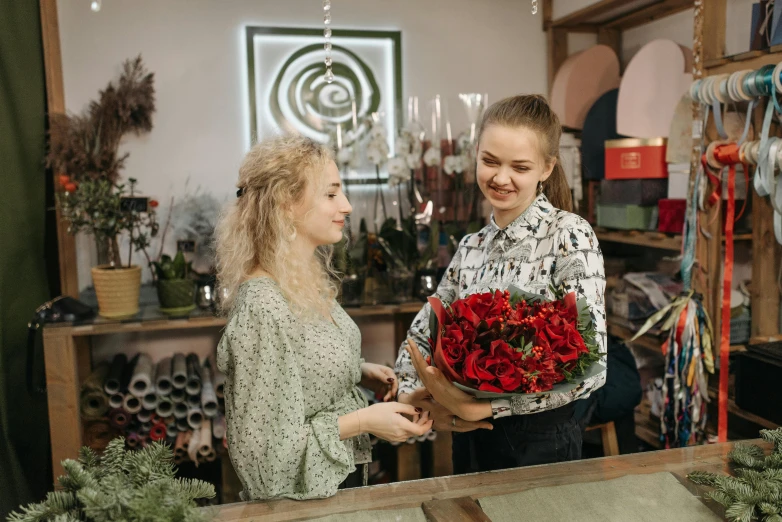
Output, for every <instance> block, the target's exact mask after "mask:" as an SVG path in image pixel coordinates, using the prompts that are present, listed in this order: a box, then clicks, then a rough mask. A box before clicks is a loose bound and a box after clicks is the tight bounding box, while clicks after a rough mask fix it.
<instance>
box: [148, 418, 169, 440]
mask: <svg viewBox="0 0 782 522" xmlns="http://www.w3.org/2000/svg"><path fill="white" fill-rule="evenodd" d="M167 434H168V429H167V428H166V425H165V424H163V423H162V422H158V423H156V424H154V425H153V426H152V428H151V429H150V430H149V438H150V440H154V441H155V442H160V441H162V440H164V439H165V438H166V436H167Z"/></svg>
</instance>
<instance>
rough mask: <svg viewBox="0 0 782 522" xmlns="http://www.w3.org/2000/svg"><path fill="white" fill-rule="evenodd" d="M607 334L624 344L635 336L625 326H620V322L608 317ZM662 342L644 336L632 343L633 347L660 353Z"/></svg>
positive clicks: (651, 336)
mask: <svg viewBox="0 0 782 522" xmlns="http://www.w3.org/2000/svg"><path fill="white" fill-rule="evenodd" d="M606 324H607V329H608V334H609V335H613V336H614V337H618V338H619V339H622V340H623V341H625V342H629V341H630V339H632V338H633V336H634V335H635V332H634V331H633V330H631V329H630V328H628V327H627V326H625V325H623V324H620V320H618V319H616V318H614V317H612V316H608V318H607V320H606ZM663 342H664V340H663V339H661V338H659V337H657V336H655V335H651V334H648V333H646V334H644V335H642V336H641V337H639V338H638V339H636V340H635V341H633V342H632V344H633V345H637V346H640V347H642V348H646V349H648V350H652V351H654V352H657V353H662V345H663Z"/></svg>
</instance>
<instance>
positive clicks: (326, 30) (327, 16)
mask: <svg viewBox="0 0 782 522" xmlns="http://www.w3.org/2000/svg"><path fill="white" fill-rule="evenodd" d="M323 25H324V27H323V37H324V38H325V39H326V42H325V43H324V44H323V49H324V50H325V51H326V59H325V60H324V63H325V64H326V82H327V83H332V82H333V81H334V73H333V72H332V70H331V63H332V61H331V0H323Z"/></svg>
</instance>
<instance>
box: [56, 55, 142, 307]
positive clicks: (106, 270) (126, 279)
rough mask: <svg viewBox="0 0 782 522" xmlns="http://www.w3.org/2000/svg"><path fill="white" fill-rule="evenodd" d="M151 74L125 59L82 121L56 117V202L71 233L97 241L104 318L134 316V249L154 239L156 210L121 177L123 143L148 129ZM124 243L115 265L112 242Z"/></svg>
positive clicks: (96, 272)
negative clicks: (123, 238) (125, 252)
mask: <svg viewBox="0 0 782 522" xmlns="http://www.w3.org/2000/svg"><path fill="white" fill-rule="evenodd" d="M154 94H155V89H154V81H153V74H152V73H148V72H147V71H146V69H145V68H144V65H143V64H142V61H141V57H140V56H139V57H137V58H135V59H133V60H127V61H126V62H125V63H124V64H123V69H122V73H121V75H120V77H119V79H118V80H117V82H116V83H114V82H109V84H108V85H107V86H106V88H105V89H103V90H101V91H100V92H99V95H98V99H97V100H96V101H93V102H91V103H90V104H89V106H88V107H87V109H86V110H85V111H84V113H82V114H78V115H71V114H55V115H53V116H52V128H51V130H50V136H51V139H50V149H49V152H48V153H47V157H46V160H47V165H48V166H49V167H51V168H53V169H54V170H55V172H58V173H60V174H59V184H60V186H61V189H62V190H61V191H60V192H59V193H58V195H57V202H58V205H59V210H60V212H61V217H62V218H63V219H65V220H66V221H68V223H69V230H70V232H71V233H73V234H76V233H78V232H87V233H89V234H92V235H93V237H94V238H95V241H96V247H97V252H98V266H96V267H94V268H93V269H92V276H93V282H94V284H95V290H96V293H97V296H98V308H99V312H100V314H101V315H103V316H106V317H122V316H128V315H133V314H135V313H137V312H138V290H139V286H140V284H141V269H140V267H138V266H132V265H131V260H130V256H131V255H132V253H133V250H134V249H135V250H139V249H144V248H146V246H148V244H149V238H150V237H152V236H154V235H155V234H156V233H157V222H156V221H155V213H154V210H155V207H156V206H157V203H156V202H155V201H154V200H149V199H147V198H139V197H137V196H136V194H135V193H134V190H135V185H136V181H135V180H133V179H131V180H129V181H130V184H129V186H126V185H125V184H123V183H121V182H120V179H119V177H120V176H119V174H120V171H121V170H122V168H123V167H124V165H125V161H126V160H127V158H128V154H120V152H119V147H120V143H121V141H122V139H123V137H124V136H125V135H127V134H129V133H133V134H136V135H141V134H144V133H147V132H149V131H151V130H152V114H153V113H154V112H155V96H154ZM122 234H128V235H129V236H130V241H129V243H130V244H129V254H128V263H127V265H126V266H123V264H122V261H121V259H120V249H119V241H118V237H119V236H120V235H122Z"/></svg>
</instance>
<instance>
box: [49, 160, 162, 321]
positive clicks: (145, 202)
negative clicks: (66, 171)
mask: <svg viewBox="0 0 782 522" xmlns="http://www.w3.org/2000/svg"><path fill="white" fill-rule="evenodd" d="M129 182H130V184H129V191H128V188H127V187H126V186H125V185H123V184H115V183H112V182H111V181H109V180H108V179H102V178H98V179H86V180H85V181H83V182H81V183H79V182H77V181H75V180H72V179H71V178H70V177H69V176H66V175H61V176H60V185H61V186H62V191H61V192H59V193H58V194H57V201H58V203H59V206H60V211H61V213H62V217H63V219H65V220H66V221H68V223H69V227H68V231H69V232H70V233H72V234H76V233H78V232H86V233H88V234H92V235H93V236H95V238H96V240H97V241H98V242H103V243H104V244H106V245H107V250H106V255H107V261H108V262H107V263H105V264H100V265H98V266H94V267H92V281H93V284H94V285H95V294H96V296H97V298H98V312H99V313H100V315H102V316H104V317H108V318H119V317H127V316H132V315H135V314H136V313H138V310H139V305H138V298H139V291H140V287H141V267H139V266H138V265H133V264H132V263H131V261H132V255H133V251H134V250H135V251H139V250H142V251H143V250H145V249H146V247H148V246H149V243H150V238H151V237H154V236H155V235H157V231H158V223H157V220H156V213H155V208H156V207H157V201H155V200H150V199H148V198H145V197H137V196H136V195H135V186H136V180H135V179H133V178H130V180H129ZM122 233H127V234H128V237H129V247H128V253H127V255H128V257H127V264H126V265H123V264H122V260H121V257H120V252H119V246H118V242H117V237H118V236H119V235H120V234H122Z"/></svg>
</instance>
